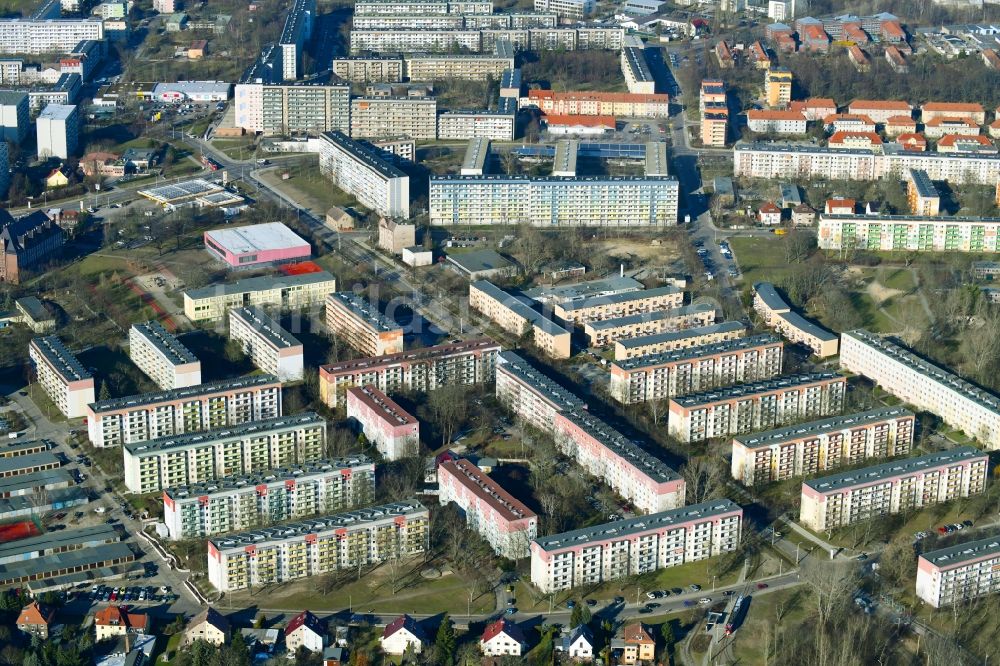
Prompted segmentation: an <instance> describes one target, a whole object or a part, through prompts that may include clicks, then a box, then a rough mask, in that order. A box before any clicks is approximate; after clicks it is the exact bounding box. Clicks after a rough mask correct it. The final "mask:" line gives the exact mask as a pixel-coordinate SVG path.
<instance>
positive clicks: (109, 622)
mask: <svg viewBox="0 0 1000 666" xmlns="http://www.w3.org/2000/svg"><path fill="white" fill-rule="evenodd" d="M94 624H95V625H98V626H102V627H111V626H113V627H122V626H124V627H125V628H126V629H133V630H135V631H145V630H146V626H147V625H148V624H149V617H148V616H147V615H146V614H145V613H129V612H128V611H127V610H125V609H124V608H122V607H120V606H108V607H107V608H104V609H102V610H99V611H97V612H96V613H94Z"/></svg>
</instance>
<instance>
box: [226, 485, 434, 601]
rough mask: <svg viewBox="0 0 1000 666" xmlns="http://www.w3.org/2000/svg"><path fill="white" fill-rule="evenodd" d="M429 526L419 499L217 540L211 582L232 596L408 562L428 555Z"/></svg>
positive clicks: (426, 514) (321, 517)
mask: <svg viewBox="0 0 1000 666" xmlns="http://www.w3.org/2000/svg"><path fill="white" fill-rule="evenodd" d="M429 522H430V517H429V514H428V512H427V509H426V508H425V507H424V506H423V505H422V504H421V503H420V502H418V501H417V500H415V499H413V500H406V501H403V502H394V503H392V504H383V505H380V506H372V507H367V508H364V509H355V510H353V511H348V512H345V513H338V514H334V515H329V516H320V517H317V518H312V519H310V520H305V521H302V522H298V523H291V524H287V525H281V526H277V527H266V528H263V529H258V530H253V531H251V532H241V533H239V534H231V535H227V536H220V537H215V538H213V539H209V541H208V580H209V582H210V583H212V585H213V586H214V587H215V589H217V590H219V591H220V592H229V591H231V590H242V589H246V588H248V587H261V586H264V585H268V584H273V583H282V582H285V581H289V580H295V579H297V578H304V577H306V576H316V575H320V574H326V573H331V572H333V571H338V570H340V569H349V568H359V567H363V566H367V565H371V564H377V563H380V562H385V561H388V560H394V559H406V558H409V557H413V556H416V555H419V554H421V553H423V552H425V551H426V550H427V547H428V533H429Z"/></svg>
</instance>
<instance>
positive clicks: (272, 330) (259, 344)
mask: <svg viewBox="0 0 1000 666" xmlns="http://www.w3.org/2000/svg"><path fill="white" fill-rule="evenodd" d="M229 339H230V340H235V341H236V342H238V343H239V345H240V347H241V348H242V349H243V353H244V354H246V355H247V356H249V357H250V360H251V361H253V364H254V365H255V366H257V367H258V368H260V369H261V370H263V371H264V372H266V373H269V374H272V375H275V376H276V377H277V378H278V380H279V381H282V382H290V381H297V380H301V379H302V377H303V374H304V372H305V371H304V367H305V366H304V361H303V351H302V343H301V342H299V341H298V340H296V339H295V338H294V337H293V336H292V334H291V333H289V332H288V331H286V330H285V329H284V328H282V327H281V324H279V323H278V322H277V321H276V320H275V319H273V318H272V317H271V316H269V315H268V314H267V313H266V312H264V311H263V310H261V309H260V308H258V307H256V306H253V305H244V306H242V307H238V308H233V309H232V310H230V311H229Z"/></svg>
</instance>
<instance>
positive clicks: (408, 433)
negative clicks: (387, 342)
mask: <svg viewBox="0 0 1000 666" xmlns="http://www.w3.org/2000/svg"><path fill="white" fill-rule="evenodd" d="M347 418H348V419H353V420H354V421H355V422H356V423H357V424H358V425H359V426H360V428H361V431H362V432H363V433H364V435H365V437H366V438H367V439H368V441H369V442H370V443H371V444H373V445H374V446H375V448H376V449H378V452H379V453H381V454H382V457H383V458H385V459H386V460H399V459H400V458H409V457H412V456H415V455H417V454H418V453H419V451H420V423H419V422H418V421H417V419H415V418H413V416H411V415H410V414H409V412H407V411H406V410H405V409H403V408H402V407H400V406H399V405H397V404H396V402H395V401H394V400H393V399H392V398H390V397H389V396H387V395H386V394H385V393H383V392H382V391H380V390H378V388H377V387H375V386H372V385H371V384H369V385H367V386H352V387H351V388H349V389H347Z"/></svg>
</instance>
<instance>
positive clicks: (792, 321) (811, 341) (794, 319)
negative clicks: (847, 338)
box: [753, 282, 840, 358]
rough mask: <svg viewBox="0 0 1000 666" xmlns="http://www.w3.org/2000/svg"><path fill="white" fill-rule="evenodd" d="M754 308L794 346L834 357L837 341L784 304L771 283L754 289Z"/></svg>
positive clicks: (759, 283)
mask: <svg viewBox="0 0 1000 666" xmlns="http://www.w3.org/2000/svg"><path fill="white" fill-rule="evenodd" d="M753 294H754V296H753V309H754V310H755V311H756V312H757V313H758V314H759V315H760V316H761V318H762V319H763V320H764V324H765V325H766V326H769V327H771V328H773V329H774V330H775V331H776V332H778V333H780V334H781V335H783V336H784V337H785V338H787V339H788V341H789V342H791V343H793V344H801V345H803V346H805V347H808V348H809V349H810V350H812V353H813V354H815V355H816V356H818V357H820V358H826V357H828V356H836V355H837V348H838V347H839V342H840V339H839V338H838V337H837V336H836V335H835V334H834V333H831V332H830V331H828V330H826V329H825V328H823V327H822V326H818V325H816V324H814V323H813V322H811V321H809V320H808V319H806V318H805V317H803V316H802V315H800V314H798V313H797V312H792V308H791V306H789V305H788V303H786V302H785V301H784V299H783V298H781V296H780V295H779V294H778V291H777V290H776V289H775V288H774V285H773V284H771V283H770V282H758V283H756V284H754V286H753Z"/></svg>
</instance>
